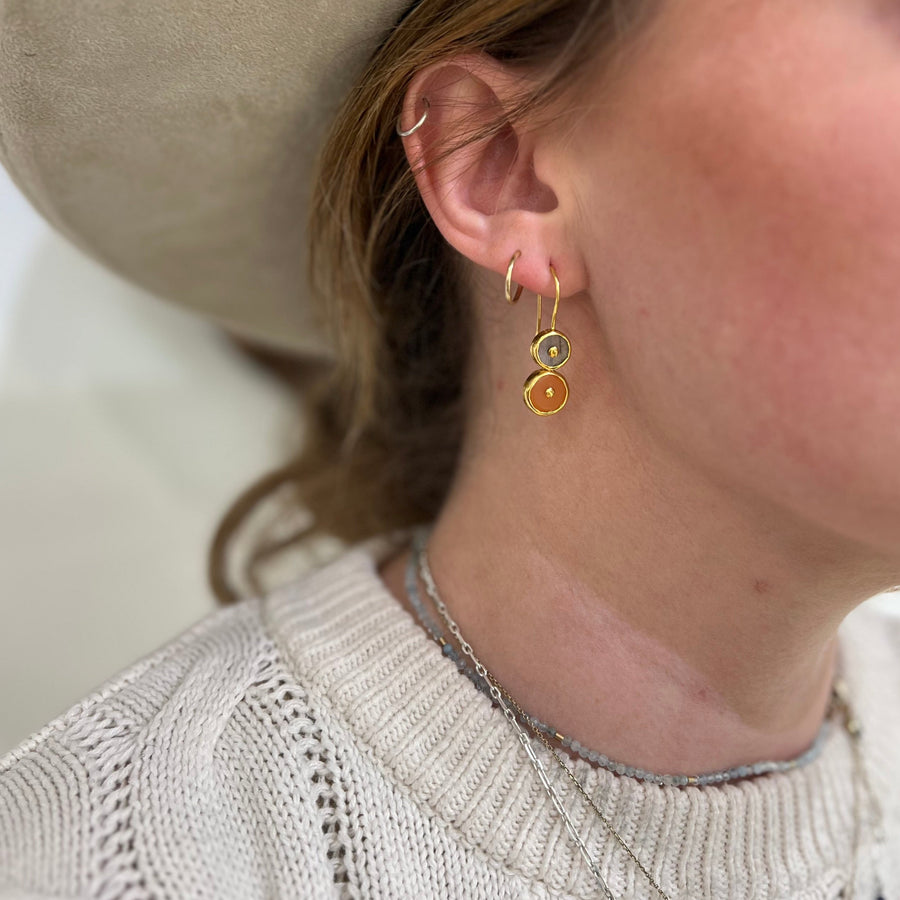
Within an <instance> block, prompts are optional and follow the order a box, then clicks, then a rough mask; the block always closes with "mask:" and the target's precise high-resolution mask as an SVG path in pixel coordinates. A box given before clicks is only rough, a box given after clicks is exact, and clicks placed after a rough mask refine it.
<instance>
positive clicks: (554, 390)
mask: <svg viewBox="0 0 900 900" xmlns="http://www.w3.org/2000/svg"><path fill="white" fill-rule="evenodd" d="M521 255H522V251H521V250H516V252H515V253H514V254H513V258H512V259H511V260H510V261H509V268H508V269H507V270H506V300H507V302H508V303H515V302H516V301H517V300H518V299H519V297H521V296H522V285H521V284H520V285H519V286H518V288H517V290H516V293H515V296H513V294H512V272H513V266H514V265H515V264H516V260H517V259H518V258H519V257H520V256H521ZM550 274H551V275H552V276H553V284H554V286H555V290H556V298H555V300H554V303H553V315H552V317H551V319H550V328H549V329H547V330H546V331H541V295H540V294H538V295H537V328H536V331H535V335H534V339H533V340H532V342H531V356H532V359H534V361H535V362H536V363H537V364H538V365H539V366H540V368H539V369H536V370H535V371H534V372H532V373H531V374H530V375H529V376H528V378H526V379H525V385H524V387H523V388H522V394H523V396H524V398H525V405H526V406H527V407H528V408H529V409H530V410H531V411H532V412H533V413H536V414H537V415H539V416H552V415H553V414H554V413H558V412H559V411H560V410H561V409H562V408H563V407H564V406H565V405H566V400H568V399H569V384H568V382H567V381H566V379H565V378H563V376H562V375H561V374H560V373H559V372H557V371H556V370H557V369H559V368H561V367H562V366H564V365H565V364H566V363H567V362H568V361H569V357H570V356H571V354H572V345H571V344H570V343H569V339H568V338H567V337H566V336H565V335H564V334H563V333H562V332H560V331H557V330H556V312H557V310H558V308H559V278H557V276H556V270H555V269H554V268H553V266H552V265H551V266H550Z"/></svg>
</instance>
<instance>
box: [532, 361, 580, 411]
mask: <svg viewBox="0 0 900 900" xmlns="http://www.w3.org/2000/svg"><path fill="white" fill-rule="evenodd" d="M524 395H525V403H526V405H527V406H528V408H529V409H530V410H531V411H532V412H533V413H537V414H538V415H539V416H552V415H553V413H557V412H559V411H560V410H561V409H562V408H563V407H564V406H565V405H566V400H568V399H569V385H568V383H567V382H566V379H565V378H563V377H562V375H560V374H559V373H558V372H550V371H548V370H547V369H540V370H538V371H537V372H532V373H531V375H529V376H528V380H527V381H526V382H525V388H524Z"/></svg>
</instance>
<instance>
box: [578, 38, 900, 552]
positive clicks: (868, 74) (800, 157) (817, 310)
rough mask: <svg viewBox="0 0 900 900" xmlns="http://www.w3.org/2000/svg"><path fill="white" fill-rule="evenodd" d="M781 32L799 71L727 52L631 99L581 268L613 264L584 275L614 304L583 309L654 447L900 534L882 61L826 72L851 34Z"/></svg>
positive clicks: (899, 180)
mask: <svg viewBox="0 0 900 900" xmlns="http://www.w3.org/2000/svg"><path fill="white" fill-rule="evenodd" d="M779 26H780V27H779V29H778V32H777V34H775V33H773V34H771V35H764V37H765V38H766V41H765V42H764V43H760V42H758V43H760V46H765V47H771V46H773V44H774V45H775V46H776V49H777V42H778V40H780V39H781V40H784V39H787V40H788V42H789V43H791V38H794V39H795V40H794V42H793V44H792V50H791V52H794V53H799V54H800V57H801V59H800V61H795V62H794V63H793V64H791V65H788V64H786V63H785V62H784V59H783V58H782V63H783V64H782V65H780V66H779V65H767V66H762V67H760V68H758V69H757V68H755V67H754V65H753V64H752V63H751V62H750V61H749V58H748V60H747V61H744V60H742V59H741V57H740V47H736V48H731V49H732V54H731V55H730V56H729V57H728V58H720V59H710V60H707V61H706V62H705V64H704V63H698V64H697V65H696V66H695V67H694V69H693V71H691V72H689V73H688V75H687V77H686V78H685V80H684V81H683V82H682V83H679V81H678V76H677V75H675V76H673V77H669V78H666V79H665V80H663V81H662V82H661V83H664V84H666V85H667V87H666V91H665V96H663V97H662V99H643V98H641V97H640V96H638V97H632V98H630V105H629V106H628V110H629V111H628V112H626V113H625V114H624V115H623V116H622V118H621V120H620V124H621V127H620V128H618V130H617V131H616V133H615V134H614V135H612V136H611V137H608V138H603V139H601V140H600V141H599V145H601V146H602V148H603V149H602V151H601V154H600V158H599V162H600V164H601V165H602V166H603V167H604V170H605V171H606V172H612V173H614V177H613V179H612V181H611V183H614V184H615V185H616V187H615V189H614V190H613V191H612V192H611V193H610V192H607V193H606V194H605V195H601V194H596V195H595V196H596V203H597V206H596V207H595V209H603V210H604V214H603V215H602V216H601V218H602V219H603V223H602V224H601V225H600V226H599V238H598V240H599V243H600V245H601V246H602V248H603V249H602V250H598V251H597V254H596V258H598V259H610V258H612V257H613V254H612V253H610V251H609V249H608V248H609V247H612V248H615V250H614V251H613V253H614V254H615V258H616V263H615V264H614V265H612V266H610V267H608V269H607V270H604V267H603V266H602V265H600V266H595V269H594V271H592V273H591V274H592V280H595V281H596V283H597V284H599V285H602V289H601V293H602V294H603V295H604V296H608V297H611V298H615V299H614V301H612V302H610V303H608V304H604V303H603V302H598V313H599V315H600V316H601V318H603V320H604V324H603V327H604V328H605V329H608V331H609V334H610V335H611V337H610V346H611V347H612V348H613V350H612V352H613V353H614V354H615V359H614V360H613V365H614V366H615V367H616V368H618V369H619V370H620V371H621V375H622V385H623V386H627V389H628V390H631V391H633V397H632V401H633V403H634V405H635V406H636V407H637V408H638V409H639V410H641V411H642V412H643V414H644V416H645V417H646V419H647V421H648V422H649V423H651V425H652V427H654V428H656V429H657V430H659V431H660V432H661V436H662V437H663V438H664V439H665V440H666V441H668V442H669V443H675V444H678V445H679V446H680V447H681V448H682V449H683V450H684V451H685V452H686V453H689V454H690V455H691V456H692V457H694V458H695V459H699V460H700V461H702V462H704V463H705V464H707V465H708V466H710V467H714V468H716V469H717V470H718V471H720V472H722V471H725V472H726V473H727V474H728V475H729V477H731V478H732V479H737V480H741V481H743V482H745V483H746V484H748V485H750V486H751V487H753V488H754V489H755V490H758V491H767V492H770V493H771V494H772V496H777V498H778V499H779V502H785V503H788V504H791V505H793V506H794V507H795V508H796V509H797V510H798V511H803V512H804V513H806V514H810V515H815V516H817V517H818V518H819V519H820V520H823V521H824V520H828V521H829V523H830V524H831V525H833V526H834V527H837V528H843V529H845V530H853V531H854V533H855V534H857V535H859V534H860V531H861V529H867V528H878V529H880V530H881V532H882V533H884V529H889V530H890V531H891V532H892V534H893V538H894V539H900V352H898V348H900V126H898V125H897V124H895V123H894V121H893V119H892V118H891V117H889V116H887V115H886V114H885V110H886V109H890V108H891V107H892V106H893V107H896V106H897V105H898V104H900V70H898V63H897V59H896V58H895V57H896V56H897V52H895V54H894V57H892V59H891V62H892V68H893V71H894V75H893V77H891V75H890V69H886V68H885V66H884V65H880V66H879V65H874V64H872V65H871V67H868V66H866V65H864V64H863V63H862V62H859V63H858V64H857V66H856V68H855V69H853V68H852V67H851V73H852V77H847V78H844V79H835V77H834V69H833V66H834V59H835V54H838V53H844V54H847V53H848V52H849V51H848V49H847V46H846V42H847V41H848V37H847V32H846V29H845V30H844V32H843V34H842V35H837V34H834V33H833V32H832V30H830V29H826V30H825V32H824V33H823V34H821V35H818V37H819V42H818V43H817V44H815V46H814V47H806V46H804V45H803V39H800V38H797V36H796V35H792V34H791V32H790V29H789V28H785V27H784V23H779ZM808 31H809V29H808V28H807V32H808ZM745 39H746V40H749V41H751V46H750V47H748V48H747V51H748V53H751V52H752V53H754V54H756V56H755V57H754V58H758V57H759V54H760V48H759V46H757V45H753V43H752V38H751V37H749V36H748V37H747V38H745ZM826 39H827V40H826ZM828 40H834V41H837V42H838V44H839V45H840V46H838V47H829V46H827V43H828ZM798 41H799V49H798V43H797V42H798ZM851 44H852V40H851ZM851 50H853V48H851ZM868 50H869V56H870V57H871V47H869V48H868ZM700 52H701V51H698V57H697V58H698V59H700V60H702V57H701V56H700ZM784 52H785V53H787V52H788V51H787V50H785V51H784ZM854 52H855V51H854ZM735 54H737V56H735ZM838 58H840V57H838ZM682 68H683V67H682ZM886 73H887V74H886ZM608 183H610V182H608Z"/></svg>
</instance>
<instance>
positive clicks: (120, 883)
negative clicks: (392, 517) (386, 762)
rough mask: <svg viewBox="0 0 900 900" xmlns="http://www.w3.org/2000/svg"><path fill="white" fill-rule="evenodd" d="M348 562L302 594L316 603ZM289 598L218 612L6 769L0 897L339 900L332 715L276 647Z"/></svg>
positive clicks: (24, 747)
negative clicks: (270, 611)
mask: <svg viewBox="0 0 900 900" xmlns="http://www.w3.org/2000/svg"><path fill="white" fill-rule="evenodd" d="M341 558H342V559H343V557H341ZM342 566H343V564H342V562H340V561H339V562H338V563H337V564H334V563H333V564H331V565H326V566H318V567H316V568H314V569H313V570H312V571H310V572H307V573H306V574H305V575H303V576H301V577H300V578H299V579H297V580H295V582H294V583H292V584H291V585H290V587H289V593H291V594H292V595H294V594H296V593H297V592H298V591H299V592H301V593H303V594H304V596H305V597H306V598H307V600H308V601H313V602H311V603H308V604H307V606H312V607H315V605H316V603H315V602H314V601H316V599H317V598H318V597H326V596H327V594H328V591H329V586H330V585H332V584H333V582H334V576H338V577H339V574H340V572H341V571H342V570H343V569H342ZM278 594H279V591H275V592H272V593H271V594H270V595H269V596H267V597H263V598H254V599H252V600H247V601H244V602H242V603H240V604H237V605H235V606H233V607H228V608H225V609H219V610H216V611H215V612H213V613H211V614H210V615H208V616H207V617H205V618H204V619H202V620H201V621H199V622H198V623H197V624H196V625H194V626H193V627H192V628H190V629H188V630H187V631H186V632H184V633H183V634H181V635H180V636H178V637H177V638H175V639H173V640H172V641H170V642H169V643H168V644H166V645H165V646H163V647H162V648H160V649H159V650H157V651H156V652H154V653H152V654H150V655H148V656H147V657H145V658H144V659H141V660H140V661H138V662H135V663H134V664H133V665H132V666H130V667H129V668H127V669H126V670H124V671H123V672H121V673H119V674H118V675H116V676H115V677H113V678H111V679H110V680H109V681H108V682H107V683H106V684H104V685H103V686H101V687H100V688H99V689H98V690H97V691H96V692H94V693H93V694H91V695H90V696H88V697H86V698H85V699H83V700H82V701H81V702H79V703H77V704H76V705H74V706H73V707H72V708H71V709H69V710H68V711H67V712H65V713H64V714H63V715H61V716H59V717H58V718H56V719H54V720H53V721H52V722H50V723H49V724H47V725H46V726H45V727H44V728H43V729H41V730H40V731H39V732H37V733H36V734H34V735H32V736H31V737H30V738H29V739H27V740H26V741H24V742H23V743H22V744H20V745H19V746H18V747H16V748H15V749H14V750H12V751H11V752H10V753H7V754H6V755H5V756H4V757H2V758H0V897H4V898H10V897H15V896H21V894H17V893H15V891H17V890H18V891H20V892H21V891H22V890H27V891H29V892H31V894H30V895H31V896H38V895H39V894H41V893H42V892H43V893H46V894H52V895H57V896H79V897H85V896H90V897H95V896H96V897H100V896H120V893H118V891H121V892H122V893H121V896H125V895H126V894H128V895H129V896H130V894H129V893H128V890H127V889H128V888H129V886H132V887H138V886H139V890H138V894H139V895H140V896H173V897H174V896H179V897H186V896H195V895H196V896H200V895H205V894H206V888H204V885H206V887H207V888H208V887H209V885H210V884H215V885H218V888H217V890H216V893H217V895H219V896H223V897H226V896H233V897H240V898H252V897H264V896H272V894H273V891H274V893H275V894H277V895H285V896H303V897H330V896H332V894H333V892H334V891H335V889H336V888H335V885H336V884H337V883H338V882H339V881H340V877H339V875H340V873H338V872H336V869H337V868H339V867H340V859H341V857H342V856H343V852H342V850H341V847H340V846H337V845H338V844H340V842H341V841H342V840H344V838H345V837H346V836H345V835H340V834H337V833H336V829H335V828H334V823H333V822H330V820H329V816H330V815H331V811H333V806H334V804H333V803H332V801H331V798H330V796H329V793H330V792H334V790H335V784H334V782H335V781H337V780H338V779H336V778H335V777H332V776H333V775H334V773H331V775H330V774H329V765H331V762H332V761H333V760H331V756H333V752H332V750H333V748H331V750H329V747H331V744H332V742H331V740H330V739H329V737H328V736H327V734H325V731H326V730H327V722H328V712H327V709H323V703H322V702H321V701H320V700H317V699H312V698H311V694H310V690H309V687H308V685H306V684H305V683H304V682H303V680H302V679H298V678H297V676H296V667H291V666H289V665H288V664H286V663H285V661H284V658H283V656H282V654H281V653H280V651H279V648H278V646H277V644H276V643H275V642H274V641H273V639H272V637H271V635H270V631H269V627H268V626H269V624H270V623H267V621H266V617H267V613H266V610H267V608H269V607H270V606H271V604H272V602H273V601H274V600H277V596H278ZM310 627H311V628H312V629H313V630H315V629H314V623H313V624H312V625H311V626H310ZM326 705H327V704H326ZM323 723H325V724H323ZM329 754H331V756H329ZM138 894H135V896H137V895H138Z"/></svg>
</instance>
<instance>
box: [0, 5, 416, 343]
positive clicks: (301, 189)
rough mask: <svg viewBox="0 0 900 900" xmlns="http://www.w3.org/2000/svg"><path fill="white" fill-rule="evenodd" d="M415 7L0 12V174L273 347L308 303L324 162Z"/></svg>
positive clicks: (77, 240)
mask: <svg viewBox="0 0 900 900" xmlns="http://www.w3.org/2000/svg"><path fill="white" fill-rule="evenodd" d="M411 5H412V4H411V0H265V2H262V0H257V2H247V3H228V2H225V0H155V2H153V3H150V4H146V3H126V2H122V0H79V2H77V3H67V2H62V0H0V162H2V164H3V166H4V167H5V168H6V170H7V171H8V172H9V174H10V176H11V177H12V180H13V181H14V182H15V184H16V185H17V186H18V187H19V189H21V191H22V192H23V193H24V195H25V196H26V197H27V198H28V200H29V201H30V202H31V203H32V204H33V206H34V207H35V209H36V210H37V211H38V212H39V213H40V214H41V215H42V216H43V217H44V218H45V219H46V220H47V221H48V222H49V223H50V224H51V225H52V226H53V227H54V228H55V229H57V230H58V231H59V232H61V233H62V234H63V235H65V236H66V237H67V238H68V239H70V240H71V241H72V242H73V243H74V244H76V245H77V246H78V247H80V248H81V249H82V250H83V251H85V252H86V253H87V254H89V255H90V256H92V257H93V258H94V259H96V260H98V261H99V262H100V263H102V264H103V265H105V266H107V267H108V268H109V269H111V270H113V271H115V272H116V273H118V274H119V275H121V276H123V277H124V278H126V279H128V280H129V281H132V282H134V283H136V284H138V285H140V286H141V287H143V288H145V289H147V290H148V291H150V292H152V293H153V294H156V295H158V296H159V297H162V298H165V299H166V300H170V301H174V302H177V303H180V304H184V305H185V306H187V307H190V308H191V309H193V310H195V311H197V312H199V313H201V314H202V315H204V316H207V317H209V318H211V319H213V320H215V321H217V322H219V323H220V324H222V325H224V326H225V327H227V328H229V329H230V330H233V331H235V332H237V333H238V334H240V335H243V336H245V337H248V338H250V339H253V340H256V341H258V342H261V343H263V344H266V345H269V346H273V347H276V348H279V349H283V350H288V351H292V352H296V353H300V354H305V355H310V356H314V357H316V356H317V357H326V358H327V357H329V356H332V355H333V348H332V347H331V346H330V345H329V344H328V343H327V338H326V336H325V333H324V328H323V327H322V326H321V325H320V323H318V322H317V321H316V320H315V319H314V317H313V315H312V313H311V310H310V307H309V305H308V296H309V289H308V286H307V278H306V238H305V225H306V215H307V204H308V199H309V196H310V189H311V174H312V166H313V162H314V158H315V156H316V153H317V151H318V150H319V147H320V145H321V143H322V141H323V138H324V135H325V132H326V130H327V128H328V126H329V125H330V124H331V122H332V120H333V118H334V114H335V112H336V110H337V108H338V106H339V104H340V102H341V100H342V99H343V98H344V96H345V95H346V93H347V92H348V90H349V88H350V86H351V85H352V84H353V82H354V80H355V79H356V78H357V77H358V76H359V75H360V73H361V71H362V69H363V68H364V66H365V64H366V62H367V60H368V59H369V57H370V56H371V54H372V53H373V51H374V50H375V49H376V47H377V46H378V44H379V43H380V42H381V41H382V40H383V39H384V37H385V36H386V35H387V34H388V33H389V32H390V30H391V28H392V26H393V25H394V24H395V23H396V22H397V21H398V20H399V19H400V17H401V16H402V14H403V12H404V10H405V9H406V8H407V7H408V6H411Z"/></svg>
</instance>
